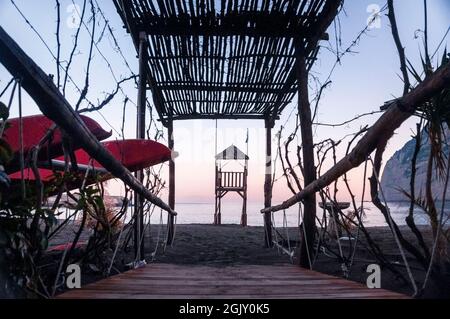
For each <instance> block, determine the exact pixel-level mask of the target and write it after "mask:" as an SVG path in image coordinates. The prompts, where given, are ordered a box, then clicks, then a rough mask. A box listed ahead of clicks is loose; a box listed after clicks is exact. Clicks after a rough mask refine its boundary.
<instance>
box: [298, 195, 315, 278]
mask: <svg viewBox="0 0 450 319" xmlns="http://www.w3.org/2000/svg"><path fill="white" fill-rule="evenodd" d="M298 210H299V215H300V217H301V219H302V226H303V240H304V241H305V245H304V246H305V247H306V254H307V256H308V263H309V268H310V269H311V270H312V269H313V268H312V266H313V265H312V262H311V253H310V251H309V245H308V238H306V227H305V222H304V218H303V217H304V216H303V210H302V204H300V203H299V204H298Z"/></svg>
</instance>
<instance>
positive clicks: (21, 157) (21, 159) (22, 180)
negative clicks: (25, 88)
mask: <svg viewBox="0 0 450 319" xmlns="http://www.w3.org/2000/svg"><path fill="white" fill-rule="evenodd" d="M17 83H18V96H19V141H20V153H19V162H20V186H21V190H22V199H25V197H26V189H25V174H24V170H25V158H24V150H23V118H22V83H21V80H17Z"/></svg>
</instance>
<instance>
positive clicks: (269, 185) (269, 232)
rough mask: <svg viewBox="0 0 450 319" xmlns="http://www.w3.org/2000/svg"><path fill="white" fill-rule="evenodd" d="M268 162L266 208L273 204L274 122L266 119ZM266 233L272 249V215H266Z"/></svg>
mask: <svg viewBox="0 0 450 319" xmlns="http://www.w3.org/2000/svg"><path fill="white" fill-rule="evenodd" d="M265 126H266V160H265V179H264V207H270V206H271V204H272V127H273V122H272V121H271V120H270V119H266V121H265ZM264 233H265V238H264V239H265V244H266V247H272V246H273V242H272V214H271V213H270V212H268V213H266V214H264Z"/></svg>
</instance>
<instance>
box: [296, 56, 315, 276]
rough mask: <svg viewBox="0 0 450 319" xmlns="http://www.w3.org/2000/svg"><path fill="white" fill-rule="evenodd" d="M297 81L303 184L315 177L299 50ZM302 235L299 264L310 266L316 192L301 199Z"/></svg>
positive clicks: (305, 76)
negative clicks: (302, 212)
mask: <svg viewBox="0 0 450 319" xmlns="http://www.w3.org/2000/svg"><path fill="white" fill-rule="evenodd" d="M297 82H298V95H297V96H298V114H299V118H300V131H301V136H302V153H303V175H304V176H303V177H304V181H305V185H308V184H310V183H312V182H314V181H315V179H316V166H315V165H314V140H313V131H312V121H311V108H310V104H309V93H308V92H309V90H308V71H307V66H306V61H305V58H304V56H303V54H302V53H301V52H299V54H298V57H297ZM303 205H304V214H303V223H304V234H303V235H304V237H303V238H302V244H301V248H300V258H299V262H300V265H301V266H302V267H304V268H311V266H312V265H311V264H310V261H311V260H312V255H313V252H314V240H315V238H314V237H315V231H316V194H315V193H312V194H309V195H308V196H306V197H305V198H304V200H303Z"/></svg>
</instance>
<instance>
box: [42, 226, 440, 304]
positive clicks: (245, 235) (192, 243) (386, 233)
mask: <svg viewBox="0 0 450 319" xmlns="http://www.w3.org/2000/svg"><path fill="white" fill-rule="evenodd" d="M401 229H402V230H403V233H404V234H405V238H406V239H407V240H409V241H410V242H413V243H415V238H414V236H413V234H412V233H411V232H410V231H409V229H408V228H407V227H401ZM421 230H422V231H423V232H424V233H425V238H428V240H429V239H430V238H431V233H430V231H429V230H428V229H427V228H426V227H421ZM287 231H288V233H289V238H290V240H291V242H290V243H291V249H292V250H293V251H294V252H295V254H294V256H293V258H290V257H289V256H288V255H287V254H286V253H283V252H282V251H281V250H280V249H278V248H277V247H274V248H266V247H265V246H264V228H263V227H241V226H239V225H221V226H214V225H206V224H190V225H177V227H176V236H175V241H174V244H173V246H168V247H164V239H165V225H163V226H162V227H161V226H159V225H153V226H151V227H150V229H147V236H146V238H145V259H146V261H147V263H151V262H155V263H173V264H196V265H207V266H216V267H224V266H230V265H243V264H248V265H251V264H254V265H275V264H286V263H294V264H296V263H298V260H297V255H298V249H296V247H295V246H296V245H297V244H298V239H299V232H298V229H297V228H289V229H288V230H286V229H279V232H280V234H281V235H282V236H283V237H285V238H286V237H287V233H286V232H287ZM369 232H370V234H371V235H372V236H373V239H374V240H375V241H376V242H377V244H378V245H379V246H380V247H381V248H382V250H383V251H384V253H385V254H386V255H387V257H388V258H389V260H391V261H392V262H394V263H396V266H395V268H396V269H398V271H399V272H400V273H402V274H403V275H404V277H405V278H407V273H406V270H405V267H404V266H402V264H403V261H402V258H401V255H400V253H399V249H398V247H397V245H396V244H395V240H394V237H393V235H392V233H391V232H390V230H389V229H388V228H387V227H374V228H369ZM158 233H159V244H158V245H157V242H158ZM73 236H74V227H73V225H72V226H68V227H66V228H65V229H64V230H63V231H62V232H61V233H59V234H58V235H57V236H56V237H55V238H54V239H53V240H52V242H51V245H57V244H62V243H66V242H68V241H70V240H71V238H73ZM88 237H89V234H88V233H87V232H84V233H83V234H82V236H81V239H80V240H82V241H84V240H87V239H88ZM125 237H126V236H123V237H122V238H125ZM359 238H360V240H359V241H358V245H357V247H358V249H357V251H356V254H355V257H354V263H353V265H352V267H351V270H350V273H349V276H348V279H350V280H353V281H358V282H361V283H364V284H365V282H366V279H367V277H368V275H369V273H367V272H366V269H367V266H368V265H369V264H372V263H377V261H376V260H375V259H374V257H373V256H372V255H371V254H370V252H369V251H368V250H367V249H366V247H365V245H366V242H365V239H364V236H363V235H360V237H359ZM278 240H280V242H281V238H280V237H279V236H278ZM328 244H329V247H330V249H331V250H332V251H334V252H335V253H337V254H339V247H338V245H337V243H336V241H334V240H331V241H329V243H328ZM286 246H287V245H286ZM156 247H157V248H158V249H157V250H156V253H155V254H154V258H153V257H152V254H153V253H154V252H155V248H156ZM341 249H342V252H343V254H344V255H347V254H349V251H350V250H349V248H348V244H346V243H345V242H342V245H341ZM52 254H53V255H54V256H53V258H54V260H56V259H57V258H56V257H57V256H56V254H55V253H52ZM133 256H134V252H133V248H132V245H130V249H129V250H128V251H127V252H120V253H119V254H118V255H117V257H116V259H115V264H114V271H113V272H112V273H111V274H115V273H117V272H121V271H125V270H127V269H128V268H127V266H126V264H127V263H129V262H130V261H132V260H133ZM408 263H409V264H410V266H411V268H412V271H413V273H414V276H415V277H416V278H417V279H419V280H421V278H423V275H424V272H423V270H421V269H420V267H419V265H418V264H417V263H416V262H415V261H414V260H413V258H411V256H409V255H408ZM313 270H316V271H319V272H324V273H327V274H331V275H334V276H338V277H344V272H343V270H342V265H341V263H340V262H339V261H338V260H337V258H335V257H333V254H332V252H330V251H325V252H321V253H319V254H318V257H317V259H316V260H315V262H314V266H313ZM103 277H104V275H102V274H100V273H96V272H95V271H94V270H92V269H87V270H83V284H86V283H89V282H93V281H96V280H99V279H101V278H103ZM381 287H382V288H384V289H389V290H393V291H397V292H401V293H404V294H408V295H412V292H413V291H412V288H411V284H410V283H408V282H406V283H405V282H404V281H402V280H400V279H399V278H398V276H397V275H395V274H393V273H392V272H391V271H389V270H387V269H382V273H381ZM430 291H431V294H430V293H428V294H427V296H432V297H435V296H433V291H434V290H433V287H431V288H430Z"/></svg>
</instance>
